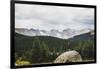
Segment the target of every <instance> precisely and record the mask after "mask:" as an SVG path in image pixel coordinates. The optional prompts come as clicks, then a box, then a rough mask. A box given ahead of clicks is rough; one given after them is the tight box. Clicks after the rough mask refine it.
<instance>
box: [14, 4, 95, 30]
mask: <svg viewBox="0 0 100 69" xmlns="http://www.w3.org/2000/svg"><path fill="white" fill-rule="evenodd" d="M15 28H34V29H41V30H43V29H44V30H50V29H58V30H63V29H67V28H70V29H76V30H79V29H86V28H90V29H93V28H94V9H93V8H79V7H60V6H45V5H29V4H15Z"/></svg>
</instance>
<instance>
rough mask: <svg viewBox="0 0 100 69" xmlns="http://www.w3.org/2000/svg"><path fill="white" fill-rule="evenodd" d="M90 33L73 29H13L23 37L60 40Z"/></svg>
mask: <svg viewBox="0 0 100 69" xmlns="http://www.w3.org/2000/svg"><path fill="white" fill-rule="evenodd" d="M90 31H92V30H91V29H82V30H74V29H64V30H62V31H59V30H55V29H51V30H49V31H48V30H39V29H33V28H31V29H27V28H15V32H16V33H19V34H22V35H25V36H52V37H57V38H61V39H68V38H72V37H74V36H76V35H80V34H84V33H88V32H90Z"/></svg>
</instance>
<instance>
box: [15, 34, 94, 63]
mask: <svg viewBox="0 0 100 69" xmlns="http://www.w3.org/2000/svg"><path fill="white" fill-rule="evenodd" d="M94 38H95V37H94V35H90V33H85V34H82V35H77V36H75V37H73V38H69V39H59V38H56V37H51V36H34V37H29V36H24V35H21V34H18V33H15V62H16V64H19V65H24V64H38V63H52V62H53V61H54V60H55V59H56V58H57V57H58V56H59V55H60V54H61V53H63V52H66V51H69V50H76V51H78V52H79V53H80V55H81V56H82V59H83V61H93V60H94V59H95V43H94Z"/></svg>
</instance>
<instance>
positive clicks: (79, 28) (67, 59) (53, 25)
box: [11, 0, 96, 68]
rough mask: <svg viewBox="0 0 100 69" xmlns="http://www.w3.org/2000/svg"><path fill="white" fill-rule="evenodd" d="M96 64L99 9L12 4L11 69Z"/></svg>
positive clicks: (63, 4) (41, 4)
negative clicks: (97, 15)
mask: <svg viewBox="0 0 100 69" xmlns="http://www.w3.org/2000/svg"><path fill="white" fill-rule="evenodd" d="M89 63H96V6H94V5H80V4H65V3H48V2H33V1H17V0H15V1H14V0H12V1H11V68H25V67H41V66H58V65H74V64H89Z"/></svg>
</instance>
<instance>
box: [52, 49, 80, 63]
mask: <svg viewBox="0 0 100 69" xmlns="http://www.w3.org/2000/svg"><path fill="white" fill-rule="evenodd" d="M81 61H82V58H81V55H80V54H79V53H78V52H77V51H75V50H72V51H67V52H64V53H62V54H61V55H59V56H58V57H57V58H56V60H55V61H54V63H68V62H81Z"/></svg>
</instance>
